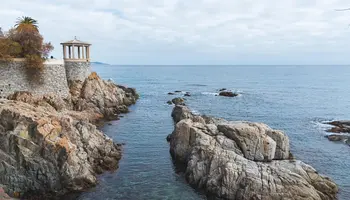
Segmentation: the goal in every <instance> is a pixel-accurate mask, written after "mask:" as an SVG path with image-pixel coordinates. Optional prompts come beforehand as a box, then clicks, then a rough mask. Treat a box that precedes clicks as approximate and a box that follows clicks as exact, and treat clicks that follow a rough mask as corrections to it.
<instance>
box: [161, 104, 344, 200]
mask: <svg viewBox="0 0 350 200" xmlns="http://www.w3.org/2000/svg"><path fill="white" fill-rule="evenodd" d="M172 117H173V119H174V122H175V123H176V125H175V130H174V132H173V133H172V134H171V135H170V136H168V140H169V141H170V153H171V155H172V157H173V159H174V160H175V163H176V164H177V165H185V171H184V172H185V177H186V180H187V181H188V182H189V184H191V185H193V186H195V187H196V188H200V189H204V190H205V191H206V192H207V194H208V196H213V197H215V198H221V199H230V200H231V199H232V200H250V199H266V200H267V199H269V200H270V199H272V200H273V199H300V200H301V199H315V200H318V199H320V200H331V199H336V196H337V192H338V187H337V185H336V184H335V183H334V182H333V181H331V180H330V179H329V178H328V177H325V176H322V175H319V174H318V172H317V171H316V170H315V169H314V168H312V167H311V166H309V165H307V164H305V163H303V162H301V161H298V160H294V159H293V156H291V154H290V147H289V139H288V137H287V136H286V135H285V134H284V133H283V132H281V131H278V130H273V129H271V128H270V127H268V126H267V125H265V124H261V123H251V122H230V121H226V120H223V119H216V118H211V117H207V116H197V115H194V114H193V113H191V112H190V110H189V109H188V108H187V107H185V106H176V107H175V108H174V110H173V112H172ZM291 159H293V160H291Z"/></svg>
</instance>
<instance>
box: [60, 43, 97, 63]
mask: <svg viewBox="0 0 350 200" xmlns="http://www.w3.org/2000/svg"><path fill="white" fill-rule="evenodd" d="M61 45H62V46H63V59H64V60H66V61H77V62H90V46H91V44H89V43H86V42H82V41H80V40H78V39H77V37H74V40H70V41H67V42H63V43H61ZM67 50H68V54H67Z"/></svg>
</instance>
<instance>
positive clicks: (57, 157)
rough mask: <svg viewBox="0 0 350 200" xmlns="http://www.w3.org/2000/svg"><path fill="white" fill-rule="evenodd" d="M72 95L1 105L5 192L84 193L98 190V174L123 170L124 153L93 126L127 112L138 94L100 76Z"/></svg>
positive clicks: (76, 86) (26, 97)
mask: <svg viewBox="0 0 350 200" xmlns="http://www.w3.org/2000/svg"><path fill="white" fill-rule="evenodd" d="M70 89H71V96H72V97H71V98H68V99H61V98H59V97H58V96H55V95H45V96H43V97H37V96H35V97H34V96H33V95H31V94H30V93H28V92H17V93H15V94H13V95H11V96H10V97H9V99H8V100H0V186H2V187H3V188H4V189H5V191H6V192H7V193H8V194H10V195H11V196H16V197H17V196H18V197H20V198H23V199H25V198H26V197H29V198H32V199H46V197H48V196H60V195H62V194H64V193H67V192H77V191H82V190H84V189H87V188H89V187H92V186H95V185H96V184H97V179H96V175H97V174H99V173H102V172H103V171H105V170H115V169H117V168H118V160H119V159H120V158H121V147H120V146H118V145H116V144H115V143H114V142H113V141H112V139H110V138H109V137H107V136H106V135H104V134H103V133H102V132H100V131H99V130H97V128H96V126H95V125H93V124H92V123H97V122H98V121H99V120H101V119H109V118H110V117H111V116H113V117H114V118H116V117H118V114H119V113H120V112H126V111H127V109H128V108H127V106H129V105H131V104H133V103H135V101H136V99H137V98H138V95H137V93H136V90H135V89H132V88H126V87H123V86H118V85H115V84H114V83H112V82H106V81H103V80H101V79H100V78H99V77H98V76H97V74H94V73H92V75H91V76H89V78H88V79H86V80H85V81H84V82H71V83H70ZM0 195H1V194H0Z"/></svg>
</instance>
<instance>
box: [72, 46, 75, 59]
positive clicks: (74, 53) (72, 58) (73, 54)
mask: <svg viewBox="0 0 350 200" xmlns="http://www.w3.org/2000/svg"><path fill="white" fill-rule="evenodd" d="M72 51H73V57H72V59H75V55H74V54H75V53H74V52H75V51H74V44H73V45H72Z"/></svg>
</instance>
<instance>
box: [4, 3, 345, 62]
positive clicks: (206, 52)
mask: <svg viewBox="0 0 350 200" xmlns="http://www.w3.org/2000/svg"><path fill="white" fill-rule="evenodd" d="M346 8H350V2H349V0H279V1H277V0H50V1H47V0H30V1H29V0H2V2H1V6H0V27H2V29H3V30H8V29H9V28H11V27H12V26H13V25H14V23H15V21H16V19H17V18H18V17H20V16H30V17H32V18H34V19H36V20H38V22H39V28H40V32H41V33H42V35H43V36H44V38H45V40H46V41H47V42H52V43H53V45H54V47H55V50H54V51H53V52H52V54H53V56H54V57H56V58H62V47H61V46H60V42H64V41H68V40H71V39H73V38H74V36H76V37H77V38H78V39H80V40H82V41H87V42H89V43H92V47H91V58H92V60H93V61H100V62H106V63H111V64H121V65H124V64H135V65H186V64H188V65H250V64H251V65H271V64H276V65H279V64H285V65H297V64H300V65H304V64H315V65H318V64H325V65H329V64H330V65H333V64H334V65H337V64H350V27H349V24H350V10H349V11H336V10H337V9H346Z"/></svg>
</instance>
